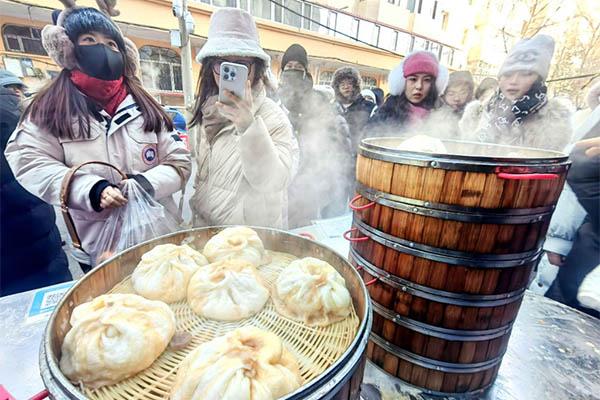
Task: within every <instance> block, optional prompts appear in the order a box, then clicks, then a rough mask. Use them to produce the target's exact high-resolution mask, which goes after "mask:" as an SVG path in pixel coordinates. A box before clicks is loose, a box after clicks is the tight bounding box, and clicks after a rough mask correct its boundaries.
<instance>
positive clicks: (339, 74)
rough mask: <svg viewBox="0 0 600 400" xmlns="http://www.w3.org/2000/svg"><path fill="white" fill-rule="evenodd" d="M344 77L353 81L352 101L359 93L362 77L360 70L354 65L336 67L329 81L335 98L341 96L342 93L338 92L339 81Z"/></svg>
mask: <svg viewBox="0 0 600 400" xmlns="http://www.w3.org/2000/svg"><path fill="white" fill-rule="evenodd" d="M344 79H350V80H352V82H353V83H354V91H353V93H352V101H354V100H356V98H358V96H359V95H360V87H361V85H362V78H361V77H360V72H359V71H358V70H357V69H356V68H354V67H341V68H338V69H337V70H336V71H335V72H334V73H333V80H332V82H331V86H332V87H333V91H334V92H335V98H336V99H338V100H339V99H340V98H342V94H341V92H340V83H342V81H343V80H344Z"/></svg>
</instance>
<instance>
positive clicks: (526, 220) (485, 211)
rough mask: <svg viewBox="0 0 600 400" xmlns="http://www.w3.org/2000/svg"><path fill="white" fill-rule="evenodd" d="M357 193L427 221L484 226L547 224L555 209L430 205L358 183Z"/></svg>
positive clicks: (552, 207) (426, 202)
mask: <svg viewBox="0 0 600 400" xmlns="http://www.w3.org/2000/svg"><path fill="white" fill-rule="evenodd" d="M356 192H357V193H358V194H360V195H361V196H363V197H364V198H365V199H368V200H370V201H371V202H375V203H377V204H381V205H382V206H386V207H391V208H393V209H396V210H401V211H407V212H410V213H412V214H418V215H423V216H426V217H434V218H441V219H446V220H452V221H461V222H475V223H483V224H530V223H534V222H540V221H544V220H549V219H550V217H551V216H552V211H553V210H554V206H551V207H537V208H521V209H489V208H481V207H462V206H455V205H450V204H442V203H430V202H428V201H423V200H418V199H411V198H408V197H402V196H397V195H394V194H391V193H386V192H381V191H378V190H375V189H373V188H370V187H368V186H365V185H363V184H361V183H357V184H356Z"/></svg>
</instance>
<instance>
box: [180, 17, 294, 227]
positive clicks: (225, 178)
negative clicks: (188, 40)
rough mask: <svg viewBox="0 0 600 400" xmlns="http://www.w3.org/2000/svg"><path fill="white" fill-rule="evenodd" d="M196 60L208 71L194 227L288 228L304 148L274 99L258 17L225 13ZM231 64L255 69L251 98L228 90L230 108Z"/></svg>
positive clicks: (200, 111) (198, 120) (198, 118)
mask: <svg viewBox="0 0 600 400" xmlns="http://www.w3.org/2000/svg"><path fill="white" fill-rule="evenodd" d="M196 59H197V61H198V62H200V63H202V68H201V70H200V91H199V93H198V94H197V98H196V105H195V108H194V112H193V117H192V121H191V125H192V126H194V125H196V126H199V127H200V130H199V134H198V138H197V143H196V146H195V151H196V162H197V163H198V169H197V171H198V172H197V174H196V180H195V193H194V195H193V196H192V198H191V200H190V206H191V209H192V213H193V224H194V226H206V225H229V224H244V225H256V226H267V227H275V228H286V227H287V187H288V184H289V182H290V180H291V177H292V170H293V168H294V165H296V164H297V160H296V159H295V157H297V152H295V151H294V148H295V146H297V144H294V143H295V139H294V137H293V134H292V128H291V125H290V122H289V120H288V118H287V116H286V115H285V113H284V111H283V110H282V109H281V108H280V107H279V106H278V105H277V104H275V103H274V102H273V101H272V100H271V99H269V98H268V97H267V96H266V87H267V86H272V80H271V74H270V67H269V65H270V60H271V59H270V57H269V55H268V54H267V53H265V51H264V50H263V49H262V48H261V47H260V45H259V38H258V30H257V28H256V24H255V23H254V20H253V19H252V17H251V16H250V14H248V13H247V12H245V11H243V10H239V9H234V8H221V9H219V10H217V11H216V12H215V13H214V14H213V15H212V18H211V21H210V26H209V30H208V40H207V42H206V43H205V44H204V46H203V47H202V49H201V50H200V52H199V53H198V56H197V57H196ZM225 61H227V62H233V63H237V64H243V65H244V66H246V67H247V68H248V81H247V82H246V88H245V96H244V98H239V97H237V96H236V95H234V94H233V93H231V92H228V91H225V92H224V93H225V96H227V98H228V101H227V104H225V103H221V102H219V101H218V98H219V73H220V68H221V64H222V63H223V62H225Z"/></svg>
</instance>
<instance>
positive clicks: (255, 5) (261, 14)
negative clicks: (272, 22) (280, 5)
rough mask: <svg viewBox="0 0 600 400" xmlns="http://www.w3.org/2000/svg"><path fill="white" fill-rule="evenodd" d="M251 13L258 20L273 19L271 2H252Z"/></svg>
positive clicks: (255, 0) (264, 0) (266, 0)
mask: <svg viewBox="0 0 600 400" xmlns="http://www.w3.org/2000/svg"><path fill="white" fill-rule="evenodd" d="M250 4H251V8H250V12H251V13H252V15H254V16H255V17H258V18H264V19H271V2H270V1H269V0H252V1H251V2H250Z"/></svg>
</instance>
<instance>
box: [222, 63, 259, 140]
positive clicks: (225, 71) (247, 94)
mask: <svg viewBox="0 0 600 400" xmlns="http://www.w3.org/2000/svg"><path fill="white" fill-rule="evenodd" d="M219 70H220V75H219V99H218V100H219V101H218V102H217V107H218V108H219V111H220V113H221V114H222V115H223V116H224V117H225V118H227V119H228V120H230V121H231V122H233V124H234V125H235V127H236V129H237V131H238V133H239V134H243V133H244V132H246V130H247V129H248V127H249V126H250V125H251V124H252V123H253V122H254V113H253V111H254V110H253V101H252V90H251V85H250V82H249V81H248V68H247V67H246V66H245V65H241V64H235V63H230V62H223V63H222V64H221V67H220V69H219Z"/></svg>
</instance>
